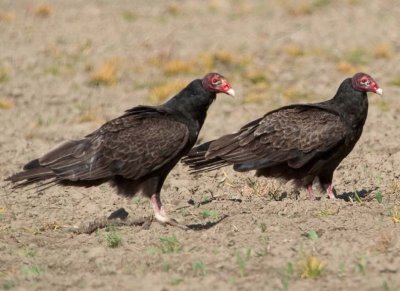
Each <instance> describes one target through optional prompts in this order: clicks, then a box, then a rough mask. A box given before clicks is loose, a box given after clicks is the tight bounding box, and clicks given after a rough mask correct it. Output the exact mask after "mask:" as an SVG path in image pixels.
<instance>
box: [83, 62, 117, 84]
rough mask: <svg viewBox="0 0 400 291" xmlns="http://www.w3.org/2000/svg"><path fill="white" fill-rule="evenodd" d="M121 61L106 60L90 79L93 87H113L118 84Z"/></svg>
mask: <svg viewBox="0 0 400 291" xmlns="http://www.w3.org/2000/svg"><path fill="white" fill-rule="evenodd" d="M118 64H119V60H118V59H117V58H111V59H109V60H106V61H105V62H104V63H103V64H102V65H101V66H100V68H98V69H97V70H96V71H95V72H94V73H93V74H92V75H91V77H90V83H91V84H93V85H104V86H111V85H114V84H115V83H116V82H117V70H118Z"/></svg>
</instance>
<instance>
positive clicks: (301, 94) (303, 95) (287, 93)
mask: <svg viewBox="0 0 400 291" xmlns="http://www.w3.org/2000/svg"><path fill="white" fill-rule="evenodd" d="M282 94H283V97H284V98H285V99H286V100H287V101H288V102H290V103H294V102H299V101H304V100H309V101H311V100H314V99H315V94H313V93H311V92H306V91H305V90H299V89H296V88H294V87H289V88H287V89H285V90H283V92H282Z"/></svg>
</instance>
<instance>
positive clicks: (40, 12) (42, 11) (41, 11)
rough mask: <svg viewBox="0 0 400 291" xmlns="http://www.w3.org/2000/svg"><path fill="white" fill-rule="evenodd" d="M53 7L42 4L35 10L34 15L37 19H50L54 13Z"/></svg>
mask: <svg viewBox="0 0 400 291" xmlns="http://www.w3.org/2000/svg"><path fill="white" fill-rule="evenodd" d="M52 10H53V9H52V7H51V6H50V5H48V4H41V5H39V6H37V7H36V8H35V10H34V11H33V14H34V15H35V16H37V17H42V18H46V17H49V16H50V15H51V13H52Z"/></svg>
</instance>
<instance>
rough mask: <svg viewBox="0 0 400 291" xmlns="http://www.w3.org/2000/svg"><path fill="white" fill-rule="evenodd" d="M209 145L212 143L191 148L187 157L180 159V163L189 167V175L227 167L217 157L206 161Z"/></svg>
mask: <svg viewBox="0 0 400 291" xmlns="http://www.w3.org/2000/svg"><path fill="white" fill-rule="evenodd" d="M211 143H212V141H209V142H206V143H203V144H201V145H199V146H197V147H195V148H193V149H192V150H191V151H190V152H189V153H188V155H187V156H186V157H184V158H183V159H182V162H183V163H184V164H185V165H187V166H189V168H190V170H191V173H197V172H208V171H212V170H216V169H219V168H222V167H225V166H228V165H229V163H228V162H227V161H225V160H223V159H221V158H219V157H215V158H211V159H207V157H206V155H207V152H208V149H209V148H210V144H211Z"/></svg>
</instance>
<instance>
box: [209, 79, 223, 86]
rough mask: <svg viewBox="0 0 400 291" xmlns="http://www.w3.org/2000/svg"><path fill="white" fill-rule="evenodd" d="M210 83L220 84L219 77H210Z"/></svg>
mask: <svg viewBox="0 0 400 291" xmlns="http://www.w3.org/2000/svg"><path fill="white" fill-rule="evenodd" d="M211 84H213V85H220V84H221V80H220V79H217V78H215V79H212V80H211Z"/></svg>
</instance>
